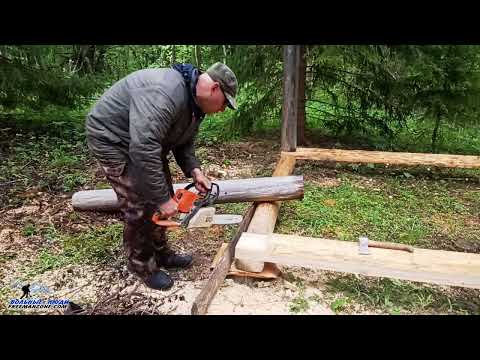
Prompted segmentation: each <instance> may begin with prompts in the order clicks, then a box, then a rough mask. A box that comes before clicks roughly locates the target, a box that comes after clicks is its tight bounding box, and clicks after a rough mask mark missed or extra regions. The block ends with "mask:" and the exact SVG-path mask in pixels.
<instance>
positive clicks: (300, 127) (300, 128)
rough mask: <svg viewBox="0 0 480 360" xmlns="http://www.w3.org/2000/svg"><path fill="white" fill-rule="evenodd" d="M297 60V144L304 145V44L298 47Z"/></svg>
mask: <svg viewBox="0 0 480 360" xmlns="http://www.w3.org/2000/svg"><path fill="white" fill-rule="evenodd" d="M299 58H300V59H299V62H298V79H297V82H298V110H297V145H305V75H306V69H305V68H306V61H305V46H303V45H301V46H300V49H299Z"/></svg>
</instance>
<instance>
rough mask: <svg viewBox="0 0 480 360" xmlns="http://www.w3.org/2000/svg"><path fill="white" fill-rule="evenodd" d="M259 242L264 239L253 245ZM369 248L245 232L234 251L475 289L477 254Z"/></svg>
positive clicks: (478, 284)
mask: <svg viewBox="0 0 480 360" xmlns="http://www.w3.org/2000/svg"><path fill="white" fill-rule="evenodd" d="M259 243H262V244H264V245H263V246H262V247H259V246H258V244H259ZM369 252H370V254H369V255H360V254H359V253H358V243H354V242H349V241H339V240H330V239H322V238H312V237H302V236H297V235H281V234H269V235H264V234H252V233H247V232H245V233H244V234H242V236H241V237H240V240H239V241H238V244H237V251H236V255H235V256H236V257H237V258H240V259H248V260H249V261H251V260H256V261H267V262H275V263H277V264H283V265H288V266H300V267H309V268H317V269H322V270H328V271H339V272H345V273H352V274H360V275H365V276H375V277H388V278H395V279H400V280H410V281H418V282H425V283H430V284H437V285H450V286H460V287H467V288H475V289H480V254H471V253H461V252H455V251H443V250H428V249H420V248H414V251H413V252H406V251H398V250H391V249H381V248H370V249H369Z"/></svg>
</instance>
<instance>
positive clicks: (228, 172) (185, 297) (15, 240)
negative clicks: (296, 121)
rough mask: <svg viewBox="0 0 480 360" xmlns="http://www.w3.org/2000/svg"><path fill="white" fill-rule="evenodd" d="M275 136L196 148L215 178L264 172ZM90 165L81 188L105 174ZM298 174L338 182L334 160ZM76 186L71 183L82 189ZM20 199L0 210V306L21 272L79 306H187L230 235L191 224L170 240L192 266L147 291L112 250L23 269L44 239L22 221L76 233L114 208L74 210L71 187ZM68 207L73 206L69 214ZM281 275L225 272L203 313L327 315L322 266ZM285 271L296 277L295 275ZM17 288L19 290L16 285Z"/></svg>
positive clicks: (140, 309)
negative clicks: (38, 269)
mask: <svg viewBox="0 0 480 360" xmlns="http://www.w3.org/2000/svg"><path fill="white" fill-rule="evenodd" d="M278 154H279V149H278V145H277V144H276V142H274V141H265V140H262V141H261V142H260V141H245V142H242V143H238V144H234V145H229V146H223V145H222V146H219V147H217V148H216V149H213V150H212V149H211V148H210V149H208V151H207V149H204V148H200V149H199V150H198V155H199V158H201V159H202V160H204V161H205V164H204V169H205V172H206V173H207V174H208V175H209V176H210V177H211V178H212V179H213V180H215V179H234V178H246V177H256V176H270V174H271V173H272V171H273V169H274V167H275V164H276V162H277V160H278V157H279V155H278ZM172 169H173V172H174V174H175V175H174V176H175V182H185V181H186V179H184V178H183V177H182V175H181V174H180V172H179V170H178V168H176V166H175V165H173V164H172ZM87 171H88V172H90V173H91V174H92V178H93V179H95V181H92V182H90V183H89V184H87V185H85V186H84V187H83V188H82V189H91V188H94V187H95V186H96V184H97V183H99V182H102V181H103V182H104V181H105V180H104V179H103V177H102V175H101V173H100V171H99V169H98V167H97V166H96V165H95V164H94V163H93V162H91V163H89V164H88V169H87ZM296 173H298V174H300V173H301V174H304V176H305V180H308V181H312V182H314V183H316V184H319V185H320V186H326V187H331V186H337V185H338V183H339V180H338V179H337V173H336V170H334V169H332V168H328V167H326V168H320V169H319V168H316V169H313V170H312V171H309V170H308V168H301V167H298V168H297V170H296ZM82 189H77V190H82ZM23 196H24V197H25V201H24V205H23V206H21V207H18V208H8V209H5V210H1V211H0V254H1V256H2V260H1V264H2V266H1V270H0V278H1V282H2V293H1V301H2V304H0V311H2V312H3V313H15V311H11V310H7V309H5V307H4V305H5V299H9V298H12V296H15V297H18V296H19V290H18V289H13V288H12V284H13V283H14V282H15V281H18V280H19V279H28V281H30V282H32V283H33V282H36V283H41V284H44V285H45V286H47V287H48V288H50V289H52V290H53V291H54V294H55V297H56V298H67V299H69V300H70V301H71V302H74V303H76V304H78V305H79V306H81V307H82V308H83V309H84V312H83V313H84V314H169V315H175V314H182V315H187V314H190V309H191V305H192V302H193V301H194V299H195V297H196V296H197V294H198V293H199V292H200V291H201V289H202V287H203V286H204V285H205V282H206V280H207V279H208V276H209V274H210V269H209V266H210V264H211V262H212V260H213V257H214V256H215V254H216V252H217V250H218V249H219V248H220V245H221V244H222V242H224V241H228V236H229V234H231V232H228V231H227V230H226V229H224V228H222V227H220V226H214V227H212V228H211V229H208V230H195V231H193V232H190V233H188V234H184V235H186V236H175V237H173V238H172V239H171V244H172V246H173V248H175V249H177V250H179V251H186V252H191V253H192V254H193V256H194V264H193V267H192V268H191V269H189V270H183V271H173V272H171V275H172V277H173V279H174V280H175V285H174V287H173V288H172V289H170V290H169V291H166V292H159V291H152V290H150V289H148V288H146V287H145V286H144V285H142V284H141V283H140V282H139V281H138V280H136V279H135V278H134V277H133V276H132V275H130V274H129V273H128V271H127V270H126V264H125V261H124V259H123V256H121V253H120V254H119V256H118V258H117V259H116V260H115V261H114V262H112V263H108V264H104V265H95V266H94V265H81V264H69V265H66V266H63V267H60V268H57V269H54V270H49V271H46V272H44V273H41V274H36V275H31V276H29V275H28V274H29V272H28V271H29V269H30V268H31V266H32V264H33V263H34V259H36V258H37V257H38V255H39V253H40V252H41V250H42V248H43V247H44V246H46V245H48V240H46V239H45V237H42V236H39V235H31V236H25V235H24V234H23V233H22V228H23V227H24V226H25V223H26V222H28V221H34V222H35V224H40V225H41V224H43V225H45V226H47V225H49V224H53V225H54V226H55V228H56V229H57V230H58V231H61V232H68V233H82V232H83V231H86V230H88V229H92V228H95V227H99V226H100V227H101V226H105V225H108V224H114V223H120V221H121V218H120V215H119V214H106V213H101V212H88V213H87V212H75V211H74V210H73V208H72V206H71V194H63V195H62V194H58V193H48V192H38V191H36V190H35V188H32V189H30V190H29V191H27V192H26V193H25V194H23ZM72 214H75V216H73V215H72ZM281 270H282V273H283V274H284V275H286V276H282V277H280V278H278V279H275V280H254V279H246V278H227V279H226V281H225V282H224V284H223V285H222V287H221V289H220V290H219V292H218V293H217V294H216V296H215V298H214V299H213V302H212V304H211V306H210V308H209V312H208V313H209V314H214V315H220V314H225V315H227V314H228V315H230V314H232V315H235V314H316V315H332V314H334V311H332V310H331V306H330V304H331V302H332V301H333V300H334V295H332V294H328V293H327V292H326V291H324V290H325V282H326V281H327V280H328V278H329V276H331V274H329V273H328V272H323V271H313V270H309V269H303V268H292V267H283V268H281ZM291 279H302V281H301V282H300V283H299V282H296V281H292V280H291ZM20 294H21V293H20ZM26 311H28V312H32V313H33V312H34V313H48V314H62V313H63V311H62V310H49V311H44V312H42V311H38V310H26ZM351 313H352V314H375V313H378V312H376V311H372V310H371V309H370V310H369V309H367V308H365V307H363V306H361V305H355V306H354V307H353V308H352V311H351Z"/></svg>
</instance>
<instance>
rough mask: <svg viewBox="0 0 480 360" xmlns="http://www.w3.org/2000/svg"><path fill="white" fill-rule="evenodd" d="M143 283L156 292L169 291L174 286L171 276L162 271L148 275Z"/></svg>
mask: <svg viewBox="0 0 480 360" xmlns="http://www.w3.org/2000/svg"><path fill="white" fill-rule="evenodd" d="M143 281H144V283H145V285H147V286H148V287H149V288H151V289H154V290H168V289H170V288H171V287H172V286H173V280H172V278H171V277H170V275H168V274H167V273H165V272H163V271H161V270H158V271H155V272H154V273H152V274H150V275H148V276H147V277H146V278H145V279H144V280H143Z"/></svg>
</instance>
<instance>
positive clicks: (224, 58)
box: [222, 45, 227, 65]
mask: <svg viewBox="0 0 480 360" xmlns="http://www.w3.org/2000/svg"><path fill="white" fill-rule="evenodd" d="M222 48H223V63H224V64H225V65H227V47H226V46H225V45H222Z"/></svg>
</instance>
